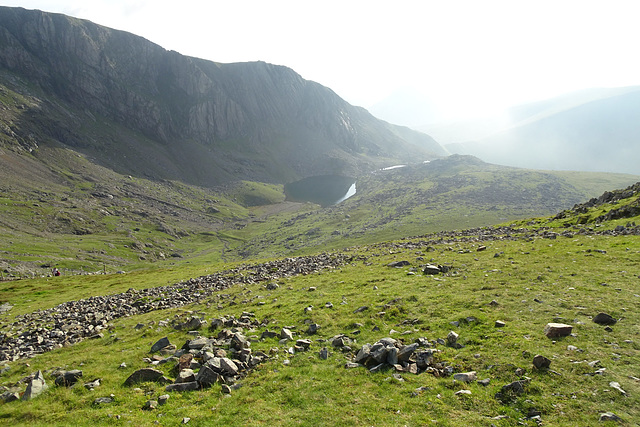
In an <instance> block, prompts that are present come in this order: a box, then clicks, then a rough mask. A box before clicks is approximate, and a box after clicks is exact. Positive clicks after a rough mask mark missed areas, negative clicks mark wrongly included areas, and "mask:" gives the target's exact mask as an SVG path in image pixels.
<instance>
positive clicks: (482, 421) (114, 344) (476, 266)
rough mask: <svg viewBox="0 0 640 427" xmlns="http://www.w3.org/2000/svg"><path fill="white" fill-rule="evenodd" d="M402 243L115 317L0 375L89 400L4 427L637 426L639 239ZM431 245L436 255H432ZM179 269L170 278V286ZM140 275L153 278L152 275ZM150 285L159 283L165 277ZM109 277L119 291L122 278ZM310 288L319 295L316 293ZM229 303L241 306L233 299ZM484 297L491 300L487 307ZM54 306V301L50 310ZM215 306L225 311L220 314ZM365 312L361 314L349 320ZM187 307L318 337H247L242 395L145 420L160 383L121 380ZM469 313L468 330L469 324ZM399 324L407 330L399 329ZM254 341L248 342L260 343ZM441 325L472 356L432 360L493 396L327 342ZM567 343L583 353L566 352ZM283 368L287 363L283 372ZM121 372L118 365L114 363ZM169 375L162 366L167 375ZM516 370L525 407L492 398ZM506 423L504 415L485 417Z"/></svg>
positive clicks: (182, 402) (3, 411)
mask: <svg viewBox="0 0 640 427" xmlns="http://www.w3.org/2000/svg"><path fill="white" fill-rule="evenodd" d="M411 242H413V243H415V244H416V245H415V246H414V247H411V248H403V247H401V246H399V245H396V244H394V243H393V242H390V243H385V244H379V245H370V246H368V247H362V248H355V249H353V251H354V253H356V254H359V255H364V256H366V257H367V259H366V260H365V261H360V262H355V263H353V264H351V265H347V266H344V267H343V268H341V269H338V270H334V271H330V272H329V271H328V272H322V273H316V274H311V275H307V276H298V277H293V278H287V279H281V280H279V284H280V287H279V288H278V289H276V290H273V291H267V290H266V289H265V288H264V284H258V285H247V286H235V287H232V288H230V289H228V290H226V291H224V294H226V295H229V297H222V298H220V297H215V296H214V298H212V301H215V303H214V304H212V305H211V306H210V307H207V305H202V306H191V307H185V308H183V309H180V310H168V311H160V312H153V313H147V314H145V315H141V316H135V317H132V318H128V319H121V320H119V321H117V322H115V323H114V328H113V330H112V331H110V332H109V333H107V334H106V336H105V338H103V339H101V340H97V341H86V342H83V343H80V344H78V345H74V346H72V347H70V348H65V349H60V350H56V351H54V352H51V353H48V354H44V355H40V356H38V357H36V358H34V359H30V360H28V361H18V362H14V363H12V364H11V368H10V370H9V372H8V373H6V374H4V376H3V377H2V383H3V384H8V383H13V382H15V381H17V380H18V379H20V378H22V377H24V376H25V375H28V374H29V373H31V372H34V371H35V370H37V369H42V370H43V371H47V370H50V369H52V368H53V367H57V366H62V367H67V368H69V369H72V368H78V369H82V370H83V372H84V378H83V380H84V379H86V380H87V381H88V380H90V379H93V378H95V377H100V378H102V379H103V385H102V386H101V387H100V388H99V389H98V390H96V391H94V392H88V391H86V390H84V389H83V388H82V387H81V386H76V387H74V388H72V389H65V388H60V387H55V386H53V387H52V388H51V389H49V391H47V393H46V394H45V395H43V396H41V397H39V398H37V399H35V400H33V401H31V402H13V403H10V404H4V405H0V416H2V417H5V418H6V419H8V420H11V422H12V423H13V424H30V425H44V424H53V425H65V424H69V423H78V424H79V425H89V424H96V423H97V424H110V423H116V422H118V423H121V422H128V421H130V422H131V423H133V424H135V425H142V424H151V423H153V422H154V421H156V420H159V421H160V423H161V424H165V423H166V424H177V423H179V422H180V421H181V420H182V417H184V416H188V417H190V418H191V421H190V424H193V425H212V424H214V425H222V424H231V425H273V424H282V425H319V424H327V423H330V424H333V425H373V424H375V425H423V424H430V423H432V420H436V424H440V425H451V426H455V425H460V424H472V425H490V424H492V423H493V424H496V425H518V423H519V422H524V423H525V425H534V424H535V423H534V422H533V421H527V420H525V419H524V418H525V417H526V414H527V411H528V410H529V408H534V409H536V410H538V411H541V412H542V420H543V422H544V423H545V424H548V425H596V424H598V423H597V419H598V414H599V413H600V412H606V411H612V412H614V413H616V414H617V415H618V416H620V417H622V418H623V419H625V420H626V421H627V422H631V421H632V420H636V419H638V418H639V417H640V412H639V411H638V408H640V402H639V401H638V399H639V398H638V397H637V396H639V395H640V394H639V392H640V383H638V382H637V381H635V380H632V379H630V378H629V377H630V376H637V372H635V368H636V366H638V363H639V362H640V356H639V353H638V350H640V347H639V345H638V342H637V336H638V334H639V333H640V329H638V326H637V325H638V324H640V318H639V315H638V313H640V310H639V309H640V296H638V295H637V293H638V290H637V284H638V277H639V276H640V261H639V260H640V257H639V256H638V255H639V254H640V242H639V241H638V238H637V236H621V237H607V236H602V237H600V236H576V237H573V238H563V237H560V238H558V239H554V240H551V239H541V238H534V239H533V240H531V241H527V240H525V239H519V240H515V241H495V242H489V243H486V242H483V243H484V244H486V246H487V249H486V250H484V251H481V252H478V251H477V248H478V246H479V245H480V242H451V243H444V244H433V243H431V242H429V240H428V239H416V240H414V241H411ZM421 242H425V243H421ZM403 243H408V241H404V242H403ZM429 246H430V247H431V248H433V250H427V247H429ZM596 249H597V250H599V251H606V253H601V252H596V251H595V250H596ZM495 254H499V255H498V256H497V257H496V256H495ZM402 259H405V260H408V261H409V262H411V264H412V266H410V267H406V268H402V269H394V268H389V267H387V266H386V264H388V263H389V262H391V261H394V260H402ZM431 260H432V261H433V262H436V263H440V264H449V265H452V266H453V267H454V268H453V270H452V273H451V274H450V275H448V276H439V277H432V276H424V275H422V274H416V275H408V274H407V273H408V271H409V269H410V268H411V267H417V266H419V265H421V264H424V263H425V262H429V261H431ZM201 272H202V274H204V273H205V272H204V270H202V271H201ZM180 273H181V272H180V271H176V272H171V274H175V276H173V277H176V278H177V277H178V276H180ZM192 273H195V274H197V271H196V270H194V271H182V277H183V278H184V277H187V276H189V275H191V274H192ZM145 274H149V275H150V276H149V277H147V278H145V277H144V276H145ZM159 277H164V279H162V281H161V280H160V279H159ZM171 278H172V277H171V276H169V277H167V276H166V275H164V274H163V273H162V272H155V273H153V274H152V273H150V272H149V273H139V275H136V276H133V277H130V276H129V275H126V276H121V277H120V278H116V277H108V276H94V277H91V278H84V280H78V282H77V284H76V289H75V290H71V289H70V290H69V291H68V292H69V293H67V294H66V295H65V296H64V297H60V299H65V298H68V297H70V296H72V295H74V294H73V292H75V296H76V297H80V296H81V295H83V294H84V292H88V291H91V290H93V291H95V290H96V289H100V290H101V291H102V292H103V293H112V290H113V291H115V290H116V289H121V288H124V287H126V286H127V285H126V284H125V283H124V282H125V281H127V280H130V282H131V283H139V284H143V283H151V282H154V281H157V284H163V283H164V282H165V281H171ZM89 279H91V280H89ZM116 279H121V280H122V282H123V283H117V280H116ZM29 282H32V283H33V282H34V281H20V282H14V283H15V286H17V287H18V288H16V289H15V290H14V292H16V297H15V298H14V299H13V300H11V299H10V301H12V302H17V303H19V300H20V299H21V298H24V297H25V296H29V297H31V298H34V303H35V302H36V301H37V298H38V295H36V293H37V292H41V291H43V290H44V291H46V289H44V288H43V286H42V284H41V283H37V282H36V283H33V284H34V285H38V286H34V288H33V289H29V288H28V287H27V284H28V283H29ZM603 284H606V286H605V285H603ZM311 286H313V287H315V288H316V290H315V291H309V288H310V287H311ZM20 287H22V289H20ZM36 289H38V290H37V291H36ZM234 296H236V298H235V301H236V302H237V304H235V305H231V304H228V301H231V300H232V299H233V297H234ZM46 300H47V299H46V298H43V300H42V301H40V302H39V303H38V308H45V307H46V306H47V304H46V303H45V301H46ZM492 300H495V301H497V302H498V305H497V306H492V305H490V304H489V303H490V302H491V301H492ZM535 300H538V301H539V302H536V301H535ZM55 302H56V301H55V300H51V304H49V305H53V304H55ZM326 302H332V303H333V305H334V306H333V308H325V307H324V305H325V303H326ZM343 302H344V304H342V303H343ZM218 304H220V306H221V308H217V306H218ZM364 305H366V306H368V307H369V309H367V310H365V311H363V312H358V313H354V310H355V309H356V308H358V307H360V306H364ZM18 306H19V307H22V306H21V305H20V304H19V305H18ZM308 306H313V308H312V311H311V312H309V313H305V312H304V310H303V309H304V308H305V307H308ZM187 310H189V311H194V312H196V313H200V314H201V315H203V316H204V317H205V318H206V319H211V318H213V317H219V316H221V315H234V316H236V317H239V316H240V314H241V313H242V312H243V311H249V312H252V313H255V315H256V317H257V318H258V319H269V326H268V328H269V329H270V330H276V331H277V330H279V328H281V327H283V326H291V327H293V330H294V331H295V333H296V336H297V337H307V335H306V334H305V332H304V331H305V330H306V324H305V322H308V321H313V322H316V323H318V324H319V325H320V326H321V329H320V331H319V333H318V334H317V335H316V336H310V337H309V338H311V339H312V340H313V342H314V343H313V344H312V347H311V349H310V350H309V351H308V352H304V353H298V354H295V355H293V356H291V355H288V354H287V353H286V349H287V348H288V347H289V346H290V345H291V344H287V345H280V344H279V343H278V342H277V339H275V338H274V339H265V340H263V341H254V342H253V343H252V349H253V351H254V352H255V351H257V350H262V351H265V352H268V351H270V350H272V349H274V350H273V353H272V354H273V358H272V359H271V360H270V361H269V362H267V363H265V364H263V365H260V367H259V368H258V369H256V370H255V371H253V372H251V373H250V374H249V375H248V376H247V377H246V378H245V379H244V380H242V381H241V384H242V385H243V386H242V387H241V388H240V389H238V390H236V391H233V392H232V394H231V396H230V397H225V396H224V395H222V393H221V392H220V388H219V387H218V386H216V387H214V388H212V389H210V390H206V391H199V392H185V393H171V398H170V400H169V402H168V403H167V405H166V406H163V407H160V409H158V410H156V411H153V412H148V411H143V410H141V407H142V406H143V404H144V402H145V401H146V400H147V399H150V398H157V396H158V395H160V394H164V390H163V388H162V387H161V386H158V385H156V384H143V385H142V386H141V389H142V391H136V390H134V389H132V388H130V387H124V386H123V385H122V382H123V381H124V379H125V378H126V377H127V376H128V374H130V373H131V372H133V370H135V369H136V368H139V367H144V366H147V365H146V364H145V363H144V362H142V358H143V357H145V356H146V355H147V352H148V349H149V347H150V346H151V344H152V343H153V342H155V341H156V340H157V339H159V338H161V337H163V336H168V337H169V339H170V341H171V342H172V343H175V344H176V345H178V347H180V346H181V345H182V343H183V342H184V341H185V340H186V339H188V336H187V335H186V333H185V332H179V331H174V330H172V329H170V328H166V327H158V326H157V323H158V321H159V320H163V319H173V318H174V316H176V315H181V316H186V315H187ZM20 311H22V310H20ZM600 311H606V312H608V313H610V314H612V315H613V316H614V317H616V318H622V320H621V321H620V322H619V323H618V324H617V325H615V326H614V327H613V332H606V331H604V328H603V327H602V326H598V325H596V324H594V323H593V322H591V320H590V316H593V315H595V314H597V313H598V312H600ZM12 314H13V313H12ZM469 317H473V318H475V319H476V320H472V321H471V322H467V321H466V319H467V318H469ZM407 320H408V321H411V322H410V323H404V324H403V322H404V321H407ZM495 320H503V321H505V322H506V324H507V325H506V327H504V328H500V329H497V328H495V327H494V325H493V323H494V322H495ZM554 320H561V321H563V322H566V323H570V324H572V325H574V332H575V333H576V336H575V337H567V338H563V339H557V340H556V341H552V340H550V339H548V338H546V337H545V336H544V335H543V333H542V330H543V328H544V325H545V324H546V323H547V322H551V321H554ZM414 321H415V323H413V322H414ZM455 321H458V322H459V323H460V325H459V326H457V327H456V326H453V325H452V324H451V322H455ZM137 323H143V324H146V325H148V326H147V327H146V328H144V329H143V330H140V331H138V330H135V329H133V326H134V325H136V324H137ZM374 326H375V327H377V328H379V331H374V330H373V329H374ZM262 330H264V328H260V329H258V330H251V331H244V332H245V334H247V335H249V336H251V335H257V336H259V335H260V333H261V332H262ZM392 330H393V331H397V332H392ZM450 330H455V331H456V332H457V333H459V335H460V342H461V343H463V344H464V345H465V347H464V348H462V349H458V350H456V349H452V348H449V347H445V346H438V347H437V348H438V349H439V350H441V352H440V353H439V356H438V357H439V360H441V361H444V362H446V363H448V364H449V365H450V366H452V367H453V368H454V370H455V371H456V372H464V371H469V370H475V371H477V372H478V377H479V379H483V378H490V379H491V383H490V384H489V386H487V387H482V386H481V385H479V384H477V383H472V384H469V385H464V384H460V383H454V382H453V380H452V379H451V377H446V378H436V377H433V376H432V375H429V374H426V373H423V374H420V375H410V374H402V378H403V381H399V380H397V379H395V378H393V376H392V373H393V372H391V371H383V372H380V373H375V374H373V373H370V372H368V371H367V370H366V369H364V368H357V369H353V370H346V369H345V368H344V367H343V366H344V363H345V362H346V361H348V360H349V359H350V358H351V357H352V356H353V354H352V353H349V354H343V353H341V352H340V351H338V350H336V349H333V348H331V345H330V343H329V342H327V341H324V340H328V339H330V338H331V337H332V336H334V335H336V334H340V333H345V334H347V335H349V336H351V337H352V338H354V339H355V340H356V343H355V344H354V350H356V349H357V348H359V346H361V345H362V344H364V343H367V342H368V343H373V342H375V341H377V340H378V339H380V338H383V337H385V336H393V337H395V338H397V339H401V340H403V341H404V342H405V343H409V342H413V340H414V339H416V338H419V337H426V338H428V339H429V340H432V341H433V340H435V339H437V338H444V337H445V336H446V334H447V333H448V332H449V331H450ZM355 331H359V332H358V333H357V334H355ZM216 333H217V332H205V334H210V335H215V334H216ZM115 337H117V338H118V339H117V340H115ZM569 345H573V346H575V347H577V348H578V350H575V351H573V350H569V349H568V346H569ZM323 346H327V347H329V349H330V357H329V359H328V360H320V359H319V358H318V356H317V352H318V351H319V350H320V348H321V347H323ZM535 354H543V355H545V356H547V357H549V358H550V359H551V360H552V365H551V369H552V370H553V371H555V372H557V374H554V373H545V372H536V371H535V370H533V368H532V365H531V360H532V358H533V356H534V355H535ZM284 359H289V360H290V361H291V363H290V364H289V365H284V364H283V363H282V362H283V361H284ZM593 360H600V361H601V362H600V365H601V366H602V367H605V368H606V371H605V373H604V374H603V375H593V376H592V375H588V374H592V373H593V371H595V369H592V368H589V367H588V366H587V365H586V362H588V361H593ZM122 362H125V363H126V364H127V369H125V370H121V369H119V368H118V366H119V365H120V363H122ZM27 364H28V365H29V366H27ZM170 367H171V366H166V365H165V366H161V367H160V369H162V370H163V371H164V372H166V373H167V374H168V373H169V370H170ZM518 367H521V368H523V369H525V371H526V375H527V376H528V377H530V378H531V383H530V384H529V385H528V386H527V389H526V393H525V394H524V395H523V396H521V397H518V398H517V399H516V400H515V401H514V402H512V403H509V404H503V403H501V402H499V401H498V400H497V399H495V398H494V394H495V393H496V392H497V391H498V390H499V389H500V387H501V386H502V385H504V384H507V383H509V382H511V381H514V380H516V379H518V377H517V376H516V374H515V370H516V368H518ZM47 379H48V380H49V381H50V382H51V381H52V380H51V379H50V378H49V377H47ZM611 381H617V382H619V383H620V384H621V387H622V388H623V389H624V390H626V391H627V392H628V394H629V395H628V396H627V397H623V396H621V395H620V394H619V393H618V392H616V391H615V390H613V389H611V388H610V387H609V382H611ZM418 387H428V388H427V389H425V390H424V391H421V392H417V395H416V396H414V395H413V394H412V393H414V392H415V390H416V389H417V388H418ZM462 388H468V389H469V390H471V392H472V394H471V395H468V396H455V395H454V393H455V391H457V390H459V389H462ZM110 393H113V394H114V395H116V399H117V400H116V402H115V403H113V404H110V405H107V406H105V407H98V408H96V407H94V406H93V405H92V404H91V402H92V401H93V399H95V398H96V397H99V396H106V395H109V394H110ZM110 414H111V415H112V416H111V417H110V416H109V415H110ZM116 414H119V415H121V417H122V418H121V419H120V420H119V421H116V420H115V419H114V418H113V415H116ZM160 414H162V415H160ZM499 415H507V416H508V417H509V418H505V419H502V420H500V421H497V420H494V419H492V418H493V417H496V416H499Z"/></svg>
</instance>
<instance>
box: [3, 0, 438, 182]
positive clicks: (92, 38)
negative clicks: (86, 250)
mask: <svg viewBox="0 0 640 427" xmlns="http://www.w3.org/2000/svg"><path fill="white" fill-rule="evenodd" d="M0 85H1V86H2V89H3V93H4V96H5V100H7V99H11V100H15V99H17V98H22V102H17V103H15V102H14V103H8V104H7V105H8V106H7V107H6V108H5V109H4V111H3V114H2V115H0V119H1V120H2V122H3V128H4V135H3V137H2V140H3V145H4V147H5V148H6V147H11V146H15V145H16V144H17V143H18V142H22V145H23V146H24V145H25V143H24V142H25V141H27V142H28V144H27V145H28V146H29V148H31V149H33V148H34V147H37V146H38V144H43V143H62V144H64V145H66V146H68V147H72V148H73V149H75V150H79V151H82V152H83V153H85V154H88V155H90V156H91V157H93V158H94V159H95V161H96V162H97V163H100V164H102V165H104V166H108V167H111V168H113V169H115V170H117V171H119V172H126V173H131V174H137V175H140V176H145V175H146V176H150V177H161V178H169V179H182V180H184V181H186V182H190V183H196V184H201V185H215V184H218V183H221V182H225V181H231V180H235V179H252V180H260V181H266V182H287V181H292V180H296V179H299V178H302V177H305V176H311V175H319V174H330V173H341V174H351V175H355V174H357V173H358V172H361V171H367V170H370V169H371V168H372V167H374V166H377V165H379V164H389V163H388V162H394V161H407V160H410V159H428V158H434V157H436V156H438V155H442V154H444V150H443V149H442V148H441V147H440V146H439V144H437V143H436V142H435V141H434V140H433V139H432V138H430V137H429V136H427V135H425V134H422V133H419V132H415V131H409V130H407V129H406V128H405V129H403V128H399V127H396V126H393V125H390V124H388V123H386V122H383V121H380V120H377V119H376V118H374V117H373V116H372V115H370V114H369V113H368V112H367V111H366V110H364V109H362V108H358V107H354V106H351V105H349V104H348V103H347V102H345V101H344V100H342V99H341V98H340V97H339V96H337V95H336V94H335V93H334V92H333V91H331V90H330V89H328V88H326V87H324V86H322V85H320V84H318V83H315V82H311V81H307V80H305V79H303V78H302V77H301V76H300V75H298V74H297V73H295V72H294V71H293V70H291V69H289V68H286V67H282V66H275V65H271V64H266V63H263V62H255V63H236V64H220V63H214V62H211V61H206V60H202V59H197V58H192V57H187V56H183V55H181V54H179V53H177V52H173V51H166V50H165V49H163V48H162V47H160V46H158V45H155V44H153V43H151V42H149V41H147V40H145V39H143V38H141V37H138V36H135V35H132V34H129V33H126V32H122V31H116V30H112V29H109V28H106V27H102V26H99V25H95V24H93V23H91V22H88V21H83V20H78V19H74V18H71V17H67V16H64V15H59V14H51V13H44V12H40V11H29V10H25V9H21V8H7V7H2V8H0ZM12 106H13V107H15V108H13V107H12ZM9 113H11V114H9Z"/></svg>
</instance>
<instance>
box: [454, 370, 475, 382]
mask: <svg viewBox="0 0 640 427" xmlns="http://www.w3.org/2000/svg"><path fill="white" fill-rule="evenodd" d="M477 378H478V376H477V375H476V371H471V372H460V373H457V374H453V379H454V380H456V381H461V382H464V383H471V382H474V381H475V380H476V379H477Z"/></svg>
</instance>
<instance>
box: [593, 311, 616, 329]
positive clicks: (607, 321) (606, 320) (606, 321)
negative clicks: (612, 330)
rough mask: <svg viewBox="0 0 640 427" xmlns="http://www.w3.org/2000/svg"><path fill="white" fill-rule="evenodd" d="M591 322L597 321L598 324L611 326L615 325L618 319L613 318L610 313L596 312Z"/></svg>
mask: <svg viewBox="0 0 640 427" xmlns="http://www.w3.org/2000/svg"><path fill="white" fill-rule="evenodd" d="M593 322H594V323H597V324H598V325H608V326H612V325H615V324H616V323H617V322H618V321H617V320H616V319H614V318H613V316H611V315H610V314H607V313H598V314H596V315H595V316H594V318H593Z"/></svg>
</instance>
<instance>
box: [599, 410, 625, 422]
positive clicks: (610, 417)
mask: <svg viewBox="0 0 640 427" xmlns="http://www.w3.org/2000/svg"><path fill="white" fill-rule="evenodd" d="M599 421H601V422H604V421H616V422H621V421H622V418H620V417H619V416H617V415H616V414H614V413H613V412H603V413H601V414H600V419H599Z"/></svg>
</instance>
